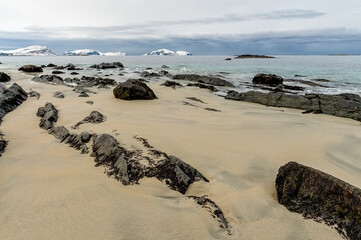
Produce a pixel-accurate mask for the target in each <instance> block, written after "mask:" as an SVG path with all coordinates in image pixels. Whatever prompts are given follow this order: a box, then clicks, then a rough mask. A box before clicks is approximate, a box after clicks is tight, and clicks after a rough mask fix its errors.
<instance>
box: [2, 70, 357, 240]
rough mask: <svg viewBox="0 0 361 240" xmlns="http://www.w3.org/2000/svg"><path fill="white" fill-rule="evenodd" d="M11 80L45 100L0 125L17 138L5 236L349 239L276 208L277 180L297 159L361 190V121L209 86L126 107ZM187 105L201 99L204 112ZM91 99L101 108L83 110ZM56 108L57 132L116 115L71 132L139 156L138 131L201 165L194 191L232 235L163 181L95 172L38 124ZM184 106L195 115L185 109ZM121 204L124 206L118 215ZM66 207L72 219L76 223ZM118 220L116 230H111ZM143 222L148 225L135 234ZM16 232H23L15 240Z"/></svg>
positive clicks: (7, 156)
mask: <svg viewBox="0 0 361 240" xmlns="http://www.w3.org/2000/svg"><path fill="white" fill-rule="evenodd" d="M11 75H12V76H13V80H12V81H11V82H10V83H13V82H18V83H19V84H20V85H21V86H22V87H23V88H24V89H25V90H26V91H29V90H30V88H32V90H35V91H38V92H39V93H40V94H41V97H40V99H39V100H36V99H34V98H29V99H28V100H27V101H26V102H25V103H24V104H22V105H21V106H20V107H19V109H16V110H15V111H14V112H11V113H9V114H8V115H7V116H5V117H4V120H3V123H2V125H1V127H0V129H1V130H2V131H3V133H4V134H5V138H6V139H7V140H8V141H9V144H8V148H7V150H6V152H5V153H4V155H3V156H2V157H1V160H2V161H1V162H0V172H1V174H0V176H1V177H0V182H1V185H0V196H1V200H0V201H1V202H2V204H1V205H2V207H1V208H0V211H1V215H2V216H6V218H7V220H6V221H0V224H1V229H5V230H2V231H0V237H1V236H2V238H4V239H7V238H8V239H12V238H14V239H16V238H21V237H24V236H25V235H22V234H28V236H32V237H33V238H36V237H40V238H46V237H47V236H50V235H49V234H50V233H51V232H53V233H58V234H59V235H57V236H63V239H67V238H69V237H70V236H72V237H74V236H77V238H80V239H82V238H89V237H91V238H93V239H100V238H103V239H104V238H107V236H108V237H109V238H110V239H113V238H115V237H117V238H120V237H124V238H127V237H128V238H129V237H131V236H136V237H137V238H138V239H146V238H147V237H149V236H152V238H154V239H155V238H158V239H166V238H170V237H173V238H176V239H186V238H190V237H192V236H193V237H194V236H199V238H202V237H203V238H207V239H219V238H222V239H237V238H245V239H260V238H262V239H266V238H265V236H267V235H266V234H268V239H288V237H289V236H292V238H293V239H304V238H307V237H310V238H316V239H341V236H340V235H338V233H337V232H336V231H335V230H333V229H331V228H329V227H327V226H326V225H323V224H319V223H315V222H313V221H311V220H305V219H303V218H302V216H300V215H298V214H295V213H291V212H288V210H287V209H286V208H284V207H283V206H281V205H279V204H278V203H277V201H276V198H275V193H276V191H275V189H274V179H275V176H276V174H277V170H278V168H279V167H280V166H281V165H283V164H285V163H287V162H288V161H297V162H300V163H302V164H306V165H309V166H312V167H314V168H317V169H320V170H322V171H324V172H327V173H329V174H331V175H333V176H336V177H338V178H340V179H343V180H344V181H346V182H348V183H350V184H353V185H354V186H356V187H361V183H360V181H359V176H360V172H361V170H360V169H359V168H358V167H357V166H358V165H357V162H355V160H356V159H355V156H358V154H359V153H361V152H360V151H359V150H357V149H355V146H357V144H358V142H359V141H361V133H358V131H357V130H358V128H359V123H358V122H356V121H353V120H350V119H343V118H337V117H332V116H327V115H302V114H301V110H294V109H286V108H272V107H269V108H266V107H264V106H261V105H258V104H252V103H244V102H236V101H226V100H224V99H222V98H220V97H218V96H215V95H213V94H210V93H209V92H208V91H207V90H204V89H198V88H177V89H176V90H173V89H172V88H167V87H164V86H159V84H160V83H159V82H158V83H147V84H148V85H149V86H150V88H151V89H153V90H154V92H155V93H156V95H157V96H158V99H157V100H152V101H122V100H119V99H115V98H114V96H113V94H112V89H100V90H99V89H94V90H96V91H97V92H98V93H97V94H94V95H91V96H90V97H89V98H79V97H78V94H77V93H75V92H73V91H72V90H71V89H69V88H67V87H63V86H54V85H46V84H42V83H34V82H30V81H29V80H28V79H29V77H28V76H27V75H24V74H21V73H16V74H15V73H13V72H11ZM21 75H22V77H20V76H21ZM14 76H15V77H14ZM55 91H62V92H63V93H64V95H65V98H64V99H57V98H53V93H54V92H55ZM186 97H197V98H199V99H201V100H202V101H204V102H205V104H203V103H199V102H194V101H191V100H187V99H186ZM87 100H91V101H94V104H93V105H88V104H86V103H85V101H87ZM48 101H49V102H52V103H53V104H54V105H55V106H56V107H57V108H58V110H59V120H58V125H59V126H61V125H64V126H66V127H67V128H68V129H70V128H71V126H72V125H74V124H75V123H76V122H78V121H80V120H81V119H83V118H84V117H85V116H87V115H88V114H89V113H90V112H91V111H92V110H97V111H99V112H101V113H102V114H104V115H105V116H106V117H107V119H106V121H105V122H104V123H101V124H96V125H92V124H83V125H81V126H80V127H79V130H73V131H75V132H78V133H80V132H81V131H93V132H96V133H101V132H104V133H109V134H112V135H113V136H114V137H115V138H117V139H118V141H119V142H120V143H121V145H122V146H127V147H129V148H132V146H135V148H139V149H141V148H142V145H141V144H140V143H139V141H137V140H136V139H134V136H135V135H137V136H140V137H143V138H145V139H147V140H148V141H149V143H150V144H151V145H153V146H155V147H156V149H160V150H162V151H165V152H167V153H171V154H172V155H175V156H178V157H180V158H181V159H183V160H184V161H185V162H187V163H189V164H190V165H192V166H193V167H195V168H197V169H198V170H199V171H201V172H202V173H203V174H204V175H205V177H207V178H208V179H209V180H210V183H209V184H205V183H203V182H196V183H193V184H192V185H191V187H190V188H189V189H188V191H187V195H203V194H207V195H209V197H211V198H212V199H213V200H214V201H215V202H216V203H217V204H218V205H219V206H220V208H221V209H222V210H223V211H224V213H225V215H226V217H227V219H228V220H229V222H230V224H231V225H232V227H233V234H232V236H227V234H226V233H225V231H224V230H222V229H219V228H218V224H217V222H216V221H215V220H214V219H212V218H211V216H210V215H209V214H208V213H207V212H205V211H203V210H202V209H201V208H200V207H199V206H197V205H196V204H195V203H194V202H192V201H190V200H185V199H184V196H182V195H180V194H179V193H177V192H175V191H171V190H170V189H169V188H168V187H167V186H166V185H165V184H162V183H161V182H159V181H157V180H155V179H143V180H141V182H140V184H139V185H131V186H123V185H122V184H121V183H119V182H117V181H115V180H114V179H111V178H110V179H108V178H107V177H106V175H104V174H103V173H102V172H103V171H102V169H101V168H95V167H94V166H93V165H94V162H93V159H91V158H90V157H89V156H87V155H81V154H80V153H79V152H77V151H75V150H73V149H71V148H69V147H68V146H66V145H64V144H60V143H59V141H58V140H56V139H54V138H53V137H52V136H49V135H48V134H47V133H46V132H45V131H43V130H42V129H40V128H39V126H38V123H39V119H38V118H37V117H36V116H35V113H36V110H37V109H38V107H41V106H43V105H44V104H45V102H48ZM184 101H187V102H191V103H192V104H193V105H195V106H197V107H194V106H190V105H184V103H183V102H184ZM205 107H210V108H215V109H219V110H221V112H210V111H206V110H204V108H205ZM24 129H26V132H24ZM113 130H116V131H113ZM44 145H45V146H46V147H44ZM44 148H45V149H44ZM343 148H346V150H345V149H343ZM350 151H351V152H350ZM29 153H31V154H29ZM300 153H302V154H300ZM49 155H50V156H51V157H49ZM338 159H343V160H344V161H345V162H342V161H341V162H338ZM85 170H86V171H85ZM95 179H96V180H95ZM27 187H29V188H31V191H29V190H27V189H26V188H27ZM59 187H60V188H59ZM17 188H19V189H17ZM57 190H59V192H58V191H57ZM99 197H100V199H99ZM124 198H126V201H124ZM20 199H22V200H21V201H20ZM122 199H123V200H122ZM89 201H90V202H89ZM118 201H120V202H121V206H120V207H115V206H114V205H116V204H117V203H118V204H119V202H118ZM133 201H134V202H133ZM13 202H14V203H13ZM15 202H17V203H18V204H17V205H16V204H15ZM53 202H55V205H53V206H52V204H51V203H53ZM135 203H137V204H135ZM134 205H135V206H134ZM165 206H166V207H165ZM138 208H139V209H138ZM129 209H131V211H130V210H129ZM39 210H40V212H39ZM64 210H66V212H67V213H69V212H72V214H71V216H66V214H65V212H64ZM35 212H38V218H37V220H36V221H32V219H31V218H29V217H30V216H31V215H32V214H35ZM102 212H106V214H105V215H103V214H102ZM125 213H126V214H125ZM136 213H137V214H136ZM3 214H4V215H3ZM118 214H119V215H118ZM147 214H149V216H148V215H147ZM154 216H156V218H154ZM122 218H125V219H122ZM82 221H84V223H81V222H82ZM109 221H110V222H111V223H112V224H111V226H108V225H106V224H105V223H106V222H109ZM154 221H155V222H154ZM187 221H189V223H187ZM119 223H121V224H119ZM139 223H141V224H143V225H144V228H143V229H142V233H140V232H136V233H135V230H134V229H135V228H136V227H137V226H138V225H139ZM118 224H119V225H118ZM123 224H130V226H129V229H128V228H127V227H126V228H121V229H119V226H124V225H123ZM15 226H16V227H15ZM17 227H19V228H23V229H22V230H21V231H18V232H15V229H16V228H17ZM97 227H98V229H97ZM32 228H34V229H36V230H37V231H32V230H31V229H32ZM46 228H48V229H46ZM170 228H172V231H169V229H170ZM64 229H67V230H66V232H63V231H64ZM96 230H97V231H96ZM301 233H302V235H297V234H301ZM74 234H75V235H74ZM134 234H136V235H134ZM297 237H299V238H297Z"/></svg>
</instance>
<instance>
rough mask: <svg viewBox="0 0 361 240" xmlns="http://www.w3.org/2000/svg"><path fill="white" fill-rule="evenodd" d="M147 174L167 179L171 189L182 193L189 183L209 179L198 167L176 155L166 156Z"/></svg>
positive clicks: (162, 179) (163, 179) (161, 179)
mask: <svg viewBox="0 0 361 240" xmlns="http://www.w3.org/2000/svg"><path fill="white" fill-rule="evenodd" d="M146 176H148V177H156V178H157V179H159V180H160V181H165V183H166V184H167V185H168V186H169V187H170V188H171V189H173V190H175V191H178V192H180V193H182V194H185V192H186V191H187V189H188V187H189V185H190V184H192V183H193V182H195V181H199V180H204V181H206V182H208V179H207V178H205V177H204V176H203V175H202V174H201V173H200V172H198V170H197V169H195V168H193V167H192V166H191V165H189V164H187V163H185V162H183V161H182V160H180V159H179V158H177V157H175V156H168V157H167V158H165V159H164V160H163V161H161V162H160V163H158V164H157V166H156V167H155V168H154V169H151V170H149V172H147V173H146Z"/></svg>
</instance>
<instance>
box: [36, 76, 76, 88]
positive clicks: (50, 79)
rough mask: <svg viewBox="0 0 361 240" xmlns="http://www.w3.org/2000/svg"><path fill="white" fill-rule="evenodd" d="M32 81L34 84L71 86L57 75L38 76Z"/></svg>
mask: <svg viewBox="0 0 361 240" xmlns="http://www.w3.org/2000/svg"><path fill="white" fill-rule="evenodd" d="M31 81H34V82H40V83H47V84H52V85H64V86H68V87H69V86H70V85H68V84H66V83H65V82H64V80H63V79H62V78H61V77H59V76H56V75H41V76H36V77H33V78H32V79H31Z"/></svg>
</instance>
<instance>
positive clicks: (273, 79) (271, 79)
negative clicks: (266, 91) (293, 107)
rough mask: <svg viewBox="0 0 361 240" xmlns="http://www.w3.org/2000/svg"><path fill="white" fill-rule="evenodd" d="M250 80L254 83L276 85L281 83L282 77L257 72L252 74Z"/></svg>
mask: <svg viewBox="0 0 361 240" xmlns="http://www.w3.org/2000/svg"><path fill="white" fill-rule="evenodd" d="M252 82H253V83H256V84H266V85H278V84H282V83H283V78H282V77H280V76H277V75H275V74H264V73H259V74H257V75H256V76H254V78H253V80H252Z"/></svg>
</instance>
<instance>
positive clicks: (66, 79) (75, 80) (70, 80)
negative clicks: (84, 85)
mask: <svg viewBox="0 0 361 240" xmlns="http://www.w3.org/2000/svg"><path fill="white" fill-rule="evenodd" d="M64 82H66V83H76V84H79V83H80V82H81V80H80V79H79V78H65V79H64Z"/></svg>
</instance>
